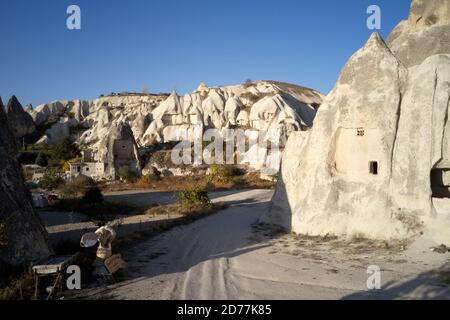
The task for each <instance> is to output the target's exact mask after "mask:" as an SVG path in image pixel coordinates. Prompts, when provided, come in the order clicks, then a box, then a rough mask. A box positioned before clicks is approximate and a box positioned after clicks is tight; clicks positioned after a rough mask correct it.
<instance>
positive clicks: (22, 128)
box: [6, 96, 36, 139]
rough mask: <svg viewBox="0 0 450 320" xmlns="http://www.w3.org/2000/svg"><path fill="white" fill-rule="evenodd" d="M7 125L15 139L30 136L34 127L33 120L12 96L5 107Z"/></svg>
mask: <svg viewBox="0 0 450 320" xmlns="http://www.w3.org/2000/svg"><path fill="white" fill-rule="evenodd" d="M6 115H7V118H8V123H9V126H10V128H11V130H12V131H13V134H14V137H16V139H21V138H23V137H25V136H27V135H29V134H32V133H33V132H34V131H35V129H36V126H35V124H34V121H33V118H32V117H31V116H30V115H29V114H28V113H27V112H26V111H25V110H24V109H23V107H22V105H21V104H20V102H19V100H17V98H16V96H12V97H11V99H9V101H8V105H7V107H6Z"/></svg>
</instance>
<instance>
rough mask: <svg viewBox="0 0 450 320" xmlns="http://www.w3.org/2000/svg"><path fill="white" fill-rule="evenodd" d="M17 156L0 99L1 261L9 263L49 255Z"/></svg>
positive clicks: (45, 238)
mask: <svg viewBox="0 0 450 320" xmlns="http://www.w3.org/2000/svg"><path fill="white" fill-rule="evenodd" d="M16 155H17V146H16V143H15V137H14V135H13V132H12V130H11V128H10V126H9V124H8V121H7V118H6V114H5V111H4V107H3V104H2V102H1V101H0V225H1V228H0V229H1V230H2V234H1V235H0V237H1V239H2V241H0V263H7V264H10V265H18V264H21V263H24V262H31V261H37V260H40V259H43V258H45V257H47V256H49V255H50V249H49V247H48V245H47V234H46V231H45V230H44V228H43V226H42V224H41V221H40V219H39V218H38V216H37V214H36V212H35V211H34V209H33V207H32V202H31V197H30V194H29V192H28V191H27V190H26V189H25V187H24V183H23V177H22V171H21V168H20V166H19V163H18V161H17V157H16Z"/></svg>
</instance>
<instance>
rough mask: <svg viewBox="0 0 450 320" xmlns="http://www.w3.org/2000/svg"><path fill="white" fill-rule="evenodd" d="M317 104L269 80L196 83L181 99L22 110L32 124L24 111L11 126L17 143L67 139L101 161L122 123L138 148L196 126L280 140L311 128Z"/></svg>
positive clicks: (122, 97) (130, 97) (138, 98)
mask: <svg viewBox="0 0 450 320" xmlns="http://www.w3.org/2000/svg"><path fill="white" fill-rule="evenodd" d="M322 99H323V96H322V94H320V93H319V92H317V91H315V90H312V89H308V88H304V87H300V86H296V85H293V84H288V83H282V82H275V81H255V82H252V81H247V82H246V83H244V84H241V85H235V86H223V87H214V88H210V87H207V86H206V85H205V84H201V85H200V86H199V87H198V88H197V90H195V91H194V92H193V93H191V94H187V95H184V96H179V95H177V94H176V93H175V92H173V93H172V94H170V95H169V94H157V95H156V94H136V93H122V94H111V95H108V96H101V97H99V98H98V99H95V100H92V101H84V100H73V101H55V102H51V103H48V104H44V105H40V106H38V107H36V108H34V109H31V108H28V109H27V112H28V114H29V115H30V116H31V119H32V121H30V120H31V119H29V117H28V114H27V113H25V112H23V113H20V114H19V116H15V117H14V118H12V119H11V121H12V122H14V123H15V122H17V124H20V126H18V127H19V128H20V132H18V133H17V136H18V137H19V138H20V136H23V135H25V134H28V135H29V134H30V133H33V136H34V137H35V142H36V143H46V144H52V143H54V142H55V141H56V140H57V139H59V138H61V137H70V138H72V139H73V140H75V141H76V142H77V143H78V144H79V146H80V147H81V148H82V149H90V150H91V151H92V154H93V156H94V159H95V160H98V161H101V160H102V159H101V158H102V157H104V154H105V153H107V151H105V150H104V148H105V146H106V145H107V143H106V140H107V139H106V138H105V137H108V136H109V133H110V132H111V131H113V130H114V128H116V127H117V126H118V124H119V123H122V122H123V123H126V124H127V125H128V126H129V127H130V128H131V131H132V133H133V136H134V137H133V138H134V139H135V141H136V143H137V145H138V146H139V147H140V148H143V147H148V146H152V145H154V144H155V143H160V142H168V141H173V140H180V139H181V133H180V132H185V131H186V130H187V131H188V132H189V131H190V130H192V129H193V128H194V127H196V126H201V127H202V128H203V130H204V129H206V128H216V129H219V130H223V129H226V128H236V127H239V128H244V129H254V130H258V131H260V130H264V131H268V132H270V131H271V130H277V132H280V133H281V134H282V138H283V139H284V140H286V139H287V136H288V135H289V134H290V132H292V131H298V130H305V129H307V128H309V127H311V125H312V122H313V119H314V116H315V113H316V110H317V108H318V107H319V106H320V104H321V103H322ZM13 102H14V103H13V105H16V104H17V103H18V102H16V100H14V101H13ZM15 109H17V108H14V110H15ZM16 113H17V114H18V112H15V114H16Z"/></svg>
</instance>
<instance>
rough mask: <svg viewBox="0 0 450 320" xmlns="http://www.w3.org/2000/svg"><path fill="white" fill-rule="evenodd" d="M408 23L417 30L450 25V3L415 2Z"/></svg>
mask: <svg viewBox="0 0 450 320" xmlns="http://www.w3.org/2000/svg"><path fill="white" fill-rule="evenodd" d="M408 23H409V25H410V26H411V27H416V28H424V27H429V26H434V25H445V24H450V1H449V0H413V2H412V4H411V10H410V14H409V18H408Z"/></svg>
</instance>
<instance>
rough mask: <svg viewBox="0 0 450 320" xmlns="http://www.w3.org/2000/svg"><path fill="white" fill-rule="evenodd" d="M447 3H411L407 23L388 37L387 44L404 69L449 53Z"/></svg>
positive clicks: (418, 0)
mask: <svg viewBox="0 0 450 320" xmlns="http://www.w3.org/2000/svg"><path fill="white" fill-rule="evenodd" d="M449 34H450V1H448V0H433V1H430V0H414V1H413V2H412V4H411V10H410V14H409V18H408V20H407V21H402V22H400V23H399V25H398V26H397V27H396V28H395V29H394V31H393V32H392V33H391V34H390V35H389V37H388V39H387V44H388V45H389V47H390V48H391V50H392V51H393V52H394V54H395V55H396V57H397V58H398V59H399V60H400V61H401V62H403V64H404V65H405V66H407V67H412V66H416V65H419V64H421V63H422V62H423V61H424V60H425V59H426V58H427V57H429V56H432V55H435V54H447V53H449V52H450V37H449Z"/></svg>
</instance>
